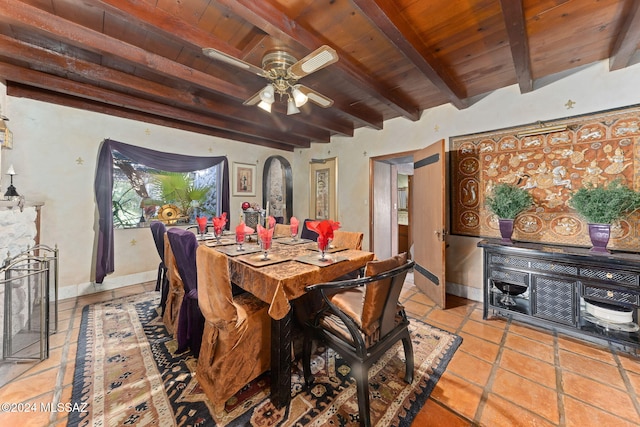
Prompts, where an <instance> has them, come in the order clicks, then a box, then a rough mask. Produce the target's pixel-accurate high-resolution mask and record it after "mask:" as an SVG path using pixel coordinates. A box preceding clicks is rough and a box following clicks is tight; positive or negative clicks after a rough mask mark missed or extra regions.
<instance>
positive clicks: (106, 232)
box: [95, 139, 230, 283]
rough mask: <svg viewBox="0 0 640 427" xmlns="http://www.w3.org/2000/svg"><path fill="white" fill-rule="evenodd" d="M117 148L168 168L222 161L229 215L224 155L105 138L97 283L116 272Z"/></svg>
mask: <svg viewBox="0 0 640 427" xmlns="http://www.w3.org/2000/svg"><path fill="white" fill-rule="evenodd" d="M113 150H116V151H118V152H120V153H121V154H122V155H124V156H127V157H128V158H130V159H131V160H133V161H135V162H137V163H141V164H143V165H146V166H148V167H151V168H155V169H160V170H165V171H168V172H193V171H196V170H201V169H207V168H210V167H212V166H215V165H218V164H220V163H223V170H222V186H221V188H222V209H221V212H227V216H229V213H230V212H229V162H228V160H227V158H226V157H225V156H217V157H198V156H185V155H182V154H174V153H165V152H162V151H156V150H150V149H148V148H142V147H136V146H133V145H129V144H125V143H122V142H118V141H114V140H112V139H105V140H104V141H103V142H102V147H101V148H100V153H99V155H98V166H97V170H96V181H95V192H96V203H97V204H98V232H97V235H96V238H97V249H96V283H102V282H103V281H104V278H105V276H106V275H107V274H110V273H113V271H114V266H113V212H112V204H113V200H112V193H113V154H112V151H113Z"/></svg>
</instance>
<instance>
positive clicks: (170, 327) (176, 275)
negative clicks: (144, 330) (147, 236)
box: [162, 233, 184, 338]
mask: <svg viewBox="0 0 640 427" xmlns="http://www.w3.org/2000/svg"><path fill="white" fill-rule="evenodd" d="M164 263H165V266H166V267H167V280H168V286H167V302H166V304H165V310H164V314H163V315H162V322H163V323H164V325H165V326H166V328H167V331H169V333H170V334H171V335H173V337H174V338H176V332H177V326H178V317H179V316H180V306H181V305H182V299H183V298H184V284H183V283H182V277H180V272H179V271H178V265H177V264H176V258H175V257H174V256H173V250H172V249H171V242H169V236H168V235H167V233H165V235H164Z"/></svg>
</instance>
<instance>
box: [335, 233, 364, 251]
mask: <svg viewBox="0 0 640 427" xmlns="http://www.w3.org/2000/svg"><path fill="white" fill-rule="evenodd" d="M363 238H364V233H361V232H359V231H342V230H335V231H334V232H333V240H332V241H331V244H332V245H333V246H335V247H336V248H347V249H357V250H359V251H361V250H362V239H363Z"/></svg>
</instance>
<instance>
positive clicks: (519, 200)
mask: <svg viewBox="0 0 640 427" xmlns="http://www.w3.org/2000/svg"><path fill="white" fill-rule="evenodd" d="M485 204H486V205H487V208H488V209H489V210H490V211H491V212H493V213H494V214H496V215H497V216H498V218H502V219H515V217H516V216H517V215H518V214H519V213H520V212H522V211H524V210H525V209H528V208H529V207H530V206H531V205H532V204H533V197H531V194H529V192H528V191H527V190H525V189H523V188H520V187H518V186H516V185H513V184H506V183H500V184H498V185H496V186H495V187H493V190H492V191H491V193H490V194H488V195H487V196H486V199H485Z"/></svg>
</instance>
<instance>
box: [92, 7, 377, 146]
mask: <svg viewBox="0 0 640 427" xmlns="http://www.w3.org/2000/svg"><path fill="white" fill-rule="evenodd" d="M92 3H94V4H96V5H98V6H100V7H103V8H105V9H107V10H108V11H109V12H110V13H112V14H114V15H117V16H121V17H123V18H125V19H126V20H127V21H133V20H135V21H137V23H138V24H139V25H141V26H143V27H144V28H146V29H147V30H148V31H150V32H154V33H158V32H159V31H161V32H162V34H163V35H164V36H165V37H168V38H171V39H173V40H176V41H177V42H179V43H182V44H185V43H186V44H189V45H191V46H192V47H193V48H194V49H196V50H200V49H202V48H203V47H213V48H215V49H217V50H219V51H221V52H224V53H226V54H228V55H231V56H233V57H235V58H241V59H242V58H243V57H244V53H243V52H241V51H239V50H238V49H236V48H235V47H233V46H231V45H229V44H227V43H225V42H223V41H221V40H219V39H216V38H215V37H212V36H211V34H210V33H208V32H206V31H204V30H200V29H199V28H197V27H194V26H191V25H190V24H187V23H186V22H184V21H183V20H181V19H180V18H178V17H176V16H174V15H171V14H169V13H167V12H164V11H163V10H162V9H160V8H157V7H155V6H152V5H151V4H148V3H145V2H140V1H136V2H133V1H131V0H92ZM260 40H261V38H260V37H256V42H259V41H260ZM247 98H248V96H247ZM242 100H244V99H242ZM332 108H334V109H335V110H339V111H340V112H341V113H343V114H345V115H346V116H347V117H349V118H350V120H354V121H357V122H358V123H361V124H363V125H365V126H370V127H373V128H377V129H381V128H382V117H381V116H380V115H377V114H376V115H374V114H368V115H364V114H361V113H359V112H357V111H355V110H354V109H353V108H351V106H350V105H346V104H343V103H341V102H336V103H334V105H333V107H332ZM292 119H293V120H298V121H299V120H303V117H294V118H292ZM337 132H339V133H342V132H341V131H337ZM343 135H344V134H343Z"/></svg>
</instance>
